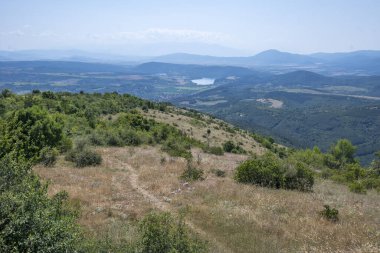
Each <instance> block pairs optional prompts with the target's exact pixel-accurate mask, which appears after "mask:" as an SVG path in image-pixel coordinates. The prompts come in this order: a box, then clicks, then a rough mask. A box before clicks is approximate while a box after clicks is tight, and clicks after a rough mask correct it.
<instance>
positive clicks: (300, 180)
mask: <svg viewBox="0 0 380 253" xmlns="http://www.w3.org/2000/svg"><path fill="white" fill-rule="evenodd" d="M284 178H285V180H284V188H285V189H291V190H299V191H310V190H311V189H312V188H313V185H314V176H313V172H312V171H311V170H310V169H309V168H307V167H306V166H305V164H304V163H301V162H296V163H295V164H291V163H290V162H288V163H287V169H286V171H285V175H284Z"/></svg>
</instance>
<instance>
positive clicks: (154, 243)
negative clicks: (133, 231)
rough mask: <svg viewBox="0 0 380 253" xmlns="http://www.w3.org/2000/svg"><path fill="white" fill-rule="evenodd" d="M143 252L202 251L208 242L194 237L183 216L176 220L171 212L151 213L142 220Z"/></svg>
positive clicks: (204, 250)
mask: <svg viewBox="0 0 380 253" xmlns="http://www.w3.org/2000/svg"><path fill="white" fill-rule="evenodd" d="M139 230H140V233H141V242H140V245H141V252H143V253H152V252H162V253H174V252H184V253H198V252H199V253H202V252H207V247H206V244H205V243H204V242H202V241H199V240H197V239H196V238H194V237H193V236H192V235H191V234H190V232H189V231H188V230H187V228H186V226H185V222H184V220H183V218H181V219H180V220H179V222H176V221H175V220H174V219H173V218H172V216H171V215H170V214H169V213H151V214H148V215H147V216H145V217H144V219H143V220H142V221H141V222H140V225H139Z"/></svg>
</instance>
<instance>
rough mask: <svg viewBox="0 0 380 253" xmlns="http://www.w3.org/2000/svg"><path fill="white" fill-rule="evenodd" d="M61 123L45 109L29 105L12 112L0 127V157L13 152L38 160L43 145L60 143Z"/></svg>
mask: <svg viewBox="0 0 380 253" xmlns="http://www.w3.org/2000/svg"><path fill="white" fill-rule="evenodd" d="M62 129H63V125H62V122H60V120H59V118H56V117H53V116H51V115H49V113H48V112H47V111H46V110H43V109H41V108H39V107H35V106H33V107H31V108H27V109H21V110H18V111H15V112H13V113H12V114H11V115H10V116H9V117H8V118H7V120H6V123H5V124H4V127H2V128H0V158H1V157H3V156H4V155H5V154H7V153H10V152H15V153H16V154H17V155H19V156H23V157H25V158H27V159H29V160H31V161H33V162H36V161H38V159H39V157H40V151H41V150H42V149H43V148H45V147H59V146H60V145H61V144H62V139H63V137H64V134H63V131H62Z"/></svg>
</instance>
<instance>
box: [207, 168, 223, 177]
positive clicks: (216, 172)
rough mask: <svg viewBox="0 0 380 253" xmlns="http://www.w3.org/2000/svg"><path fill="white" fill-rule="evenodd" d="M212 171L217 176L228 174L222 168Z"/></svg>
mask: <svg viewBox="0 0 380 253" xmlns="http://www.w3.org/2000/svg"><path fill="white" fill-rule="evenodd" d="M211 172H212V173H214V174H215V176H217V177H225V176H226V172H225V171H224V170H221V169H213V170H211Z"/></svg>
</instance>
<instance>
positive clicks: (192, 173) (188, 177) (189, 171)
mask: <svg viewBox="0 0 380 253" xmlns="http://www.w3.org/2000/svg"><path fill="white" fill-rule="evenodd" d="M203 174H204V172H203V170H202V169H198V168H196V167H194V166H193V165H192V164H191V162H188V163H187V167H186V169H185V171H184V172H183V173H182V175H181V179H182V180H185V181H196V180H203V179H204V178H203Z"/></svg>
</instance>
